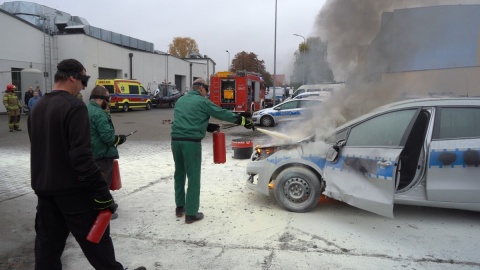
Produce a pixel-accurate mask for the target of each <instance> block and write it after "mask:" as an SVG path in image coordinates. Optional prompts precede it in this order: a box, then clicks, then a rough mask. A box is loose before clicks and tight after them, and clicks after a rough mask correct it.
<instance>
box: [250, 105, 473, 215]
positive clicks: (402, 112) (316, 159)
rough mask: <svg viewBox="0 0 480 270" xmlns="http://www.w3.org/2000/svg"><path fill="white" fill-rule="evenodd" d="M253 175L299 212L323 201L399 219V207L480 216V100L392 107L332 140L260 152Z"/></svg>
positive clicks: (253, 182) (259, 186) (256, 183)
mask: <svg viewBox="0 0 480 270" xmlns="http://www.w3.org/2000/svg"><path fill="white" fill-rule="evenodd" d="M247 173H248V174H249V179H248V181H247V186H248V187H249V188H251V189H253V190H255V191H258V192H260V193H262V194H265V195H270V194H271V193H273V195H274V196H275V199H276V201H277V202H278V203H279V204H280V205H281V206H282V207H283V208H285V209H287V210H289V211H294V212H306V211H309V210H311V209H313V208H314V207H315V206H316V205H317V203H318V202H319V198H320V195H321V194H322V193H323V194H324V195H326V196H328V197H330V198H333V199H336V200H340V201H343V202H346V203H348V204H350V205H352V206H355V207H358V208H361V209H364V210H367V211H370V212H373V213H376V214H379V215H383V216H386V217H391V218H393V205H394V204H408V205H419V206H430V207H443V208H453V209H463V210H472V211H480V196H479V194H480V181H479V174H480V98H441V99H435V98H430V99H416V100H408V101H402V102H398V103H393V104H390V105H386V106H383V107H381V108H379V109H376V110H374V111H373V112H371V113H369V114H366V115H363V116H361V117H359V118H357V119H356V120H353V121H350V122H348V123H346V124H344V125H342V126H340V127H338V128H336V129H335V130H334V131H333V132H331V133H328V134H327V135H325V136H317V137H315V138H314V139H310V140H306V141H303V142H300V143H297V144H287V145H270V146H262V147H258V148H256V152H255V153H254V154H253V155H252V160H251V161H249V163H248V164H247Z"/></svg>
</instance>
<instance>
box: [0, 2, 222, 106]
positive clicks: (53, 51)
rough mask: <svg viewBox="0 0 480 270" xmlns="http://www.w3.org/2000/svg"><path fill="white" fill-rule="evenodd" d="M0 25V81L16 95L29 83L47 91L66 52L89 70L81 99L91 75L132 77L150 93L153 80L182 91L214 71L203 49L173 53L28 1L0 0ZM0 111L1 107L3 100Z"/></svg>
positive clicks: (156, 84) (93, 76)
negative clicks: (13, 87)
mask: <svg viewBox="0 0 480 270" xmlns="http://www.w3.org/2000/svg"><path fill="white" fill-rule="evenodd" d="M0 25H1V27H0V36H1V37H2V47H1V49H0V87H3V88H4V87H5V85H7V84H9V83H13V84H14V85H16V86H17V88H18V89H19V91H21V97H23V96H24V93H25V91H26V90H28V87H29V86H33V87H34V88H35V86H37V85H39V86H40V87H41V89H42V91H43V92H44V93H45V92H49V91H51V90H52V86H53V77H54V74H55V72H56V65H57V63H58V62H59V61H61V60H63V59H67V58H75V59H77V60H79V61H80V62H81V63H82V64H83V65H84V66H85V68H86V70H87V74H88V75H90V76H91V78H90V82H89V86H88V87H87V89H85V90H84V92H83V96H84V101H85V102H87V101H88V97H89V96H90V91H91V89H92V88H93V85H94V82H95V80H96V79H106V78H124V79H136V80H138V81H140V82H141V83H142V84H143V85H144V87H145V89H147V91H149V90H150V91H151V92H152V93H153V92H154V91H155V90H156V88H157V86H158V84H161V83H167V84H168V83H170V84H175V85H176V87H177V89H179V90H181V91H182V92H184V91H187V90H188V89H189V87H190V85H191V83H192V81H193V80H195V79H196V78H198V77H202V78H205V79H208V78H209V77H210V75H211V74H213V73H215V62H214V61H213V60H212V59H210V58H209V57H208V56H206V55H204V56H202V55H200V54H191V55H190V56H189V57H188V58H185V59H180V58H177V57H173V56H171V55H169V54H168V53H164V52H160V51H157V50H155V49H154V45H153V43H150V42H147V41H143V40H139V39H136V38H133V37H130V36H126V35H123V34H121V33H115V32H112V31H108V30H105V29H101V28H98V27H94V26H91V25H89V23H88V21H87V20H86V19H84V18H82V17H78V16H72V15H70V14H69V13H66V12H63V11H60V10H56V9H53V8H49V7H47V6H43V5H39V4H36V3H33V2H24V1H12V2H5V3H3V4H2V5H0ZM3 90H4V89H3ZM3 90H2V92H3ZM19 94H20V93H19ZM0 112H5V108H4V107H3V106H0Z"/></svg>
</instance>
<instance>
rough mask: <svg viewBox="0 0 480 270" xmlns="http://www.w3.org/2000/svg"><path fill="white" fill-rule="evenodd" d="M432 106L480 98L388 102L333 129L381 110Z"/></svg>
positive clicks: (469, 103)
mask: <svg viewBox="0 0 480 270" xmlns="http://www.w3.org/2000/svg"><path fill="white" fill-rule="evenodd" d="M434 106H480V98H477V97H461V98H458V97H456V98H455V97H452V98H419V99H409V100H403V101H397V102H393V103H389V104H386V105H383V106H380V107H378V108H376V109H373V110H372V111H370V112H369V113H366V114H363V115H361V116H359V117H357V118H355V119H352V120H350V121H348V122H346V123H344V124H343V125H341V126H339V127H337V128H336V129H335V130H340V129H343V128H345V127H347V126H349V125H351V124H352V123H355V122H357V121H361V120H362V119H367V118H369V117H371V116H373V115H376V114H378V113H381V112H385V111H389V110H395V109H403V108H412V107H434Z"/></svg>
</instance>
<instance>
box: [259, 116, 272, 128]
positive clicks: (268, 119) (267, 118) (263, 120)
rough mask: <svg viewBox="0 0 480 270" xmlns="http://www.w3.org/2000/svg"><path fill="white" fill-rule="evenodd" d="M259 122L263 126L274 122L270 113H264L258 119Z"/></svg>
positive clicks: (268, 125) (270, 125)
mask: <svg viewBox="0 0 480 270" xmlns="http://www.w3.org/2000/svg"><path fill="white" fill-rule="evenodd" d="M260 124H262V126H265V127H273V126H274V125H275V122H274V121H273V117H271V116H270V115H265V116H263V117H262V118H261V119H260Z"/></svg>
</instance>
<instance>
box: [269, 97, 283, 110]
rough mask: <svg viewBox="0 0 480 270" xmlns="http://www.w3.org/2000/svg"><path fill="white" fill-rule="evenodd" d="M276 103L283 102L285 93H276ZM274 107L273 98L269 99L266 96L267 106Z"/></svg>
mask: <svg viewBox="0 0 480 270" xmlns="http://www.w3.org/2000/svg"><path fill="white" fill-rule="evenodd" d="M275 97H276V98H275V104H280V103H282V102H283V95H282V94H280V95H277V94H276V95H275ZM271 107H273V99H271V98H270V99H267V98H265V108H271Z"/></svg>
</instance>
